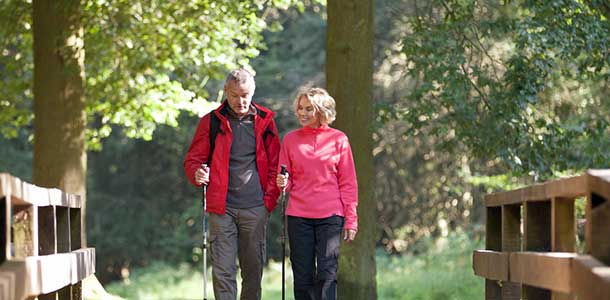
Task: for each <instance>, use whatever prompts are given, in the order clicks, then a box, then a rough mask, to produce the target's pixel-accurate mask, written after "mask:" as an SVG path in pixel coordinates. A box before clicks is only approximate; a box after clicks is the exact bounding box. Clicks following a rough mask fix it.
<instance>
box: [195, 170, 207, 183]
mask: <svg viewBox="0 0 610 300" xmlns="http://www.w3.org/2000/svg"><path fill="white" fill-rule="evenodd" d="M195 182H196V183H197V184H198V185H202V184H205V185H207V184H208V183H210V167H208V166H205V167H204V166H202V167H201V168H199V169H197V171H195Z"/></svg>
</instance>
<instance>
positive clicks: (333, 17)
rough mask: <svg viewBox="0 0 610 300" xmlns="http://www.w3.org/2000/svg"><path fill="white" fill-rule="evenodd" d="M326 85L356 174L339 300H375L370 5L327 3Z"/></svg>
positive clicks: (368, 0)
mask: <svg viewBox="0 0 610 300" xmlns="http://www.w3.org/2000/svg"><path fill="white" fill-rule="evenodd" d="M327 13H328V21H327V22H328V23H327V26H328V27H327V32H326V34H327V35H326V85H327V87H328V91H329V93H330V94H331V95H333V97H335V100H336V101H337V121H336V123H335V124H336V126H337V128H339V129H341V130H343V131H344V132H345V133H346V134H347V135H348V137H349V139H350V143H351V144H352V149H353V152H354V160H355V163H356V171H357V174H358V198H359V204H358V218H359V232H358V237H357V238H356V240H355V241H354V242H353V243H352V244H344V245H343V246H342V248H341V256H340V259H339V266H340V267H339V278H338V282H339V285H338V289H339V290H338V294H339V299H376V298H377V291H376V284H375V242H376V240H377V238H376V232H377V226H376V225H375V224H377V220H376V211H377V207H376V202H375V199H374V198H373V189H374V181H375V180H374V176H375V174H374V171H373V154H372V136H371V128H370V126H371V123H372V120H373V119H372V116H373V0H362V1H353V0H329V1H328V2H327Z"/></svg>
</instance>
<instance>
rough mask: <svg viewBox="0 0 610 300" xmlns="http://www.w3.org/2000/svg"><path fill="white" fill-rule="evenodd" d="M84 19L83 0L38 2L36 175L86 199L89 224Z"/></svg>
mask: <svg viewBox="0 0 610 300" xmlns="http://www.w3.org/2000/svg"><path fill="white" fill-rule="evenodd" d="M81 21H82V14H81V4H80V1H79V0H62V1H59V0H34V2H33V28H34V159H33V172H32V177H33V181H34V184H36V185H39V186H43V187H53V188H59V189H61V190H63V191H65V192H68V193H72V194H78V195H81V197H82V199H83V213H82V218H83V221H84V215H85V214H84V212H85V209H84V208H85V207H84V200H85V192H86V185H85V180H86V169H87V167H86V166H87V154H86V149H85V127H86V111H85V97H84V79H85V72H84V59H85V50H84V47H83V46H84V45H83V27H82V24H81ZM83 226H84V222H83ZM84 233H85V231H84V230H83V231H82V234H83V241H85V240H86V239H85V236H84ZM82 246H83V247H84V246H85V245H84V244H83V245H82Z"/></svg>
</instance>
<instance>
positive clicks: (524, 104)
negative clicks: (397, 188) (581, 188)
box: [382, 0, 610, 179]
mask: <svg viewBox="0 0 610 300" xmlns="http://www.w3.org/2000/svg"><path fill="white" fill-rule="evenodd" d="M407 25H408V26H409V28H410V32H409V34H407V35H405V37H404V39H403V40H402V43H403V45H402V52H403V53H404V55H405V57H406V61H405V65H406V66H407V68H408V69H407V74H405V75H407V76H409V77H410V78H412V80H414V81H415V85H414V88H413V90H412V91H411V92H410V93H409V95H408V96H407V98H406V99H405V100H406V101H403V102H401V103H400V104H399V105H398V106H397V107H395V108H393V109H388V108H383V109H382V111H383V112H384V113H387V114H390V115H391V116H392V117H393V118H397V119H401V120H404V121H406V122H407V124H409V128H408V131H407V134H408V135H418V134H429V135H433V136H435V137H438V138H441V139H442V140H441V141H439V144H438V145H437V147H438V148H439V149H442V150H444V151H452V150H453V149H455V148H458V147H459V146H460V145H463V146H464V147H466V148H467V150H468V151H469V152H470V153H471V154H472V155H473V156H475V157H478V158H481V159H487V160H493V159H495V158H499V159H500V160H501V162H502V163H503V164H504V165H506V166H507V167H509V168H510V170H511V171H512V172H513V173H514V174H530V175H533V176H535V177H536V178H540V179H544V178H548V177H549V176H552V175H553V174H554V172H557V171H563V170H566V169H582V168H586V167H601V166H604V165H605V163H606V162H607V161H608V158H610V152H608V151H607V150H605V149H607V147H606V146H607V143H608V141H607V139H605V138H603V137H604V136H607V134H608V133H609V127H608V118H607V113H608V111H609V110H608V109H609V108H610V104H608V102H607V101H604V100H603V98H604V94H605V93H606V92H607V88H608V86H607V83H608V81H607V80H608V75H609V73H608V71H609V69H608V67H609V66H608V63H609V62H610V61H609V60H608V56H609V54H610V52H609V50H608V49H610V48H609V47H608V39H607V37H608V35H609V33H610V23H608V21H607V19H606V17H604V16H603V15H602V13H601V12H600V11H599V10H597V9H595V8H594V7H592V6H589V5H587V4H584V3H583V2H581V1H572V0H565V1H513V2H507V3H504V2H503V1H440V0H439V1H432V2H431V3H430V4H429V5H427V6H424V7H421V10H420V13H419V14H417V15H416V16H413V17H412V18H410V19H409V21H408V22H407Z"/></svg>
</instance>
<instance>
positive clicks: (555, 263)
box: [508, 252, 578, 293]
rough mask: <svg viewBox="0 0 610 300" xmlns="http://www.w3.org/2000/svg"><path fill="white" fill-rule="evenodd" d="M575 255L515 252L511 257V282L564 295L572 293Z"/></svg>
mask: <svg viewBox="0 0 610 300" xmlns="http://www.w3.org/2000/svg"><path fill="white" fill-rule="evenodd" d="M577 256H578V255H577V254H575V253H561V252H542V253H541V252H513V253H510V256H509V259H508V261H509V274H510V280H511V281H513V282H520V283H523V284H527V285H529V286H533V287H538V288H544V289H549V290H554V291H559V292H564V293H570V292H571V280H570V271H571V263H572V259H573V258H574V257H577Z"/></svg>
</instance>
